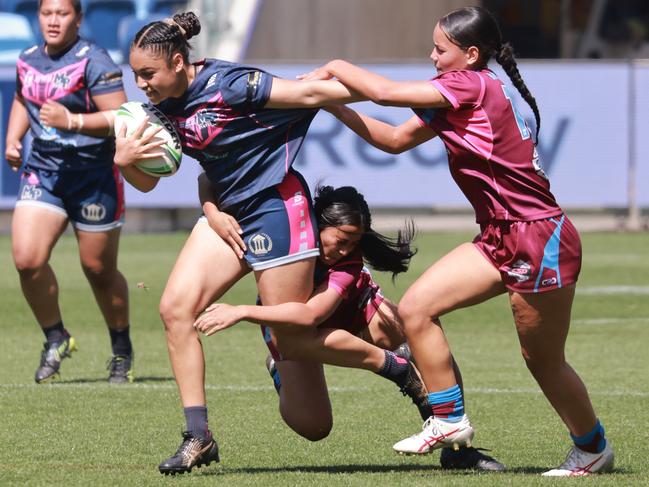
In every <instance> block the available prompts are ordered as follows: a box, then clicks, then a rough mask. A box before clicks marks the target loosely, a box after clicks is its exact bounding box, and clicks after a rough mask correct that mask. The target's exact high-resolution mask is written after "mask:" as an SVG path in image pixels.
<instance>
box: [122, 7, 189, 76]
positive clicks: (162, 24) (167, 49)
mask: <svg viewBox="0 0 649 487" xmlns="http://www.w3.org/2000/svg"><path fill="white" fill-rule="evenodd" d="M200 31H201V23H200V21H199V20H198V17H197V16H196V14H194V12H183V13H179V14H176V15H174V16H173V18H172V19H167V20H158V21H155V22H151V23H149V24H147V25H145V26H144V27H142V28H141V29H140V30H139V32H138V33H137V34H135V38H134V39H133V42H132V43H131V49H134V48H138V49H150V50H152V51H153V52H154V53H155V54H158V55H162V56H164V58H165V59H166V60H167V63H168V64H171V59H172V57H173V55H174V54H175V53H176V52H179V53H180V54H181V55H182V57H183V60H184V61H185V63H187V64H189V50H190V49H191V46H190V45H189V43H188V42H187V41H188V40H189V39H191V38H192V37H193V36H195V35H196V34H198V33H199V32H200Z"/></svg>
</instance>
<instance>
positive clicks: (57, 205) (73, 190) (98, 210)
mask: <svg viewBox="0 0 649 487" xmlns="http://www.w3.org/2000/svg"><path fill="white" fill-rule="evenodd" d="M16 206H17V207H18V206H39V207H42V208H47V209H50V210H53V211H55V212H57V213H60V214H62V215H65V216H66V217H67V218H68V219H69V220H70V222H71V223H72V226H73V227H74V228H76V229H78V230H82V231H84V232H105V231H108V230H112V229H113V228H117V227H121V226H122V225H123V223H124V181H123V179H122V175H121V174H120V172H119V170H118V169H117V166H106V167H105V168H104V167H102V168H99V169H93V170H92V171H65V172H55V171H46V170H42V169H33V168H26V169H25V171H24V172H23V174H22V176H21V178H20V190H19V192H18V200H17V201H16Z"/></svg>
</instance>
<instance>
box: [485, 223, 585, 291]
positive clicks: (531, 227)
mask: <svg viewBox="0 0 649 487" xmlns="http://www.w3.org/2000/svg"><path fill="white" fill-rule="evenodd" d="M473 244H474V245H475V246H476V248H477V249H478V250H479V251H480V252H482V254H483V255H484V256H485V257H486V258H487V260H489V262H491V263H492V264H493V265H494V267H495V268H496V269H498V270H499V271H500V274H501V275H502V278H503V282H504V283H505V287H506V288H507V289H509V290H510V291H515V292H518V293H538V292H545V291H551V290H553V289H558V288H560V287H563V286H567V285H570V284H574V283H575V282H577V278H578V277H579V271H580V270H581V240H580V239H579V234H578V233H577V230H576V229H575V227H574V226H573V225H572V223H571V222H570V220H569V219H568V218H567V217H566V216H565V215H557V216H556V217H552V218H546V219H544V220H534V221H530V222H519V221H492V222H489V223H484V224H482V225H481V233H480V234H479V235H478V236H476V238H475V239H474V240H473Z"/></svg>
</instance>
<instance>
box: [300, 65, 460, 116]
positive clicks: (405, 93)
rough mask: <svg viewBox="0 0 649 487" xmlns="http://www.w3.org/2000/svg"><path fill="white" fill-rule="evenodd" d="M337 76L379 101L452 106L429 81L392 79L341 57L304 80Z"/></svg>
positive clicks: (430, 106) (401, 104) (409, 105)
mask: <svg viewBox="0 0 649 487" xmlns="http://www.w3.org/2000/svg"><path fill="white" fill-rule="evenodd" d="M330 78H336V79H338V80H339V81H340V82H341V83H343V84H344V85H345V86H347V87H348V88H349V89H350V90H351V91H354V92H358V93H359V94H360V95H362V96H364V97H366V98H368V99H369V100H372V101H373V102H374V103H378V104H379V105H389V106H396V107H411V108H448V107H450V106H451V104H450V103H449V102H448V100H447V99H446V98H444V96H443V95H442V94H441V93H440V92H439V90H437V88H435V87H434V86H433V85H432V84H431V83H430V82H428V81H392V80H390V79H388V78H385V77H384V76H381V75H378V74H376V73H373V72H371V71H368V70H367V69H363V68H361V67H359V66H356V65H354V64H351V63H348V62H347V61H342V60H340V59H337V60H334V61H330V62H328V63H327V64H325V65H324V66H322V67H320V68H318V69H316V70H314V71H312V72H310V73H307V74H305V75H302V76H301V77H300V79H303V80H318V79H330Z"/></svg>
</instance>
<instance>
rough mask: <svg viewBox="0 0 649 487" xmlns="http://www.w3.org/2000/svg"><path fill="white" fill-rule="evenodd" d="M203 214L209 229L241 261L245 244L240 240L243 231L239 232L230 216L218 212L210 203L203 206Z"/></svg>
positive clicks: (239, 228)
mask: <svg viewBox="0 0 649 487" xmlns="http://www.w3.org/2000/svg"><path fill="white" fill-rule="evenodd" d="M203 212H204V213H205V217H206V218H207V223H208V224H209V225H210V228H211V229H212V230H214V231H215V232H216V233H217V234H218V236H219V237H221V238H222V239H223V241H224V242H225V243H227V244H228V245H229V246H230V247H231V248H232V250H234V253H235V254H237V257H239V258H240V259H243V254H244V252H245V251H246V244H245V242H244V241H243V238H241V235H242V234H243V230H241V227H240V226H239V223H238V222H237V220H236V219H235V218H234V217H233V216H232V215H229V214H227V213H224V212H222V211H219V210H218V209H217V208H216V205H214V204H212V203H210V202H206V203H205V204H203Z"/></svg>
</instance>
